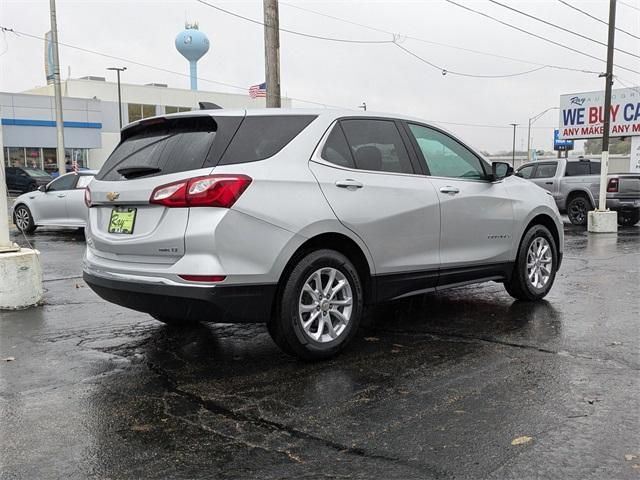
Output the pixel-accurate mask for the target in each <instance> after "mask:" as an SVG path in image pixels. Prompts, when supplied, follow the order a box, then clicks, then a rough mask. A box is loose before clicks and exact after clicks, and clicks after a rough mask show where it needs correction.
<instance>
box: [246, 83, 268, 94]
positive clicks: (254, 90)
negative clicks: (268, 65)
mask: <svg viewBox="0 0 640 480" xmlns="http://www.w3.org/2000/svg"><path fill="white" fill-rule="evenodd" d="M249 96H250V97H251V98H259V97H266V96H267V83H266V82H264V83H261V84H259V85H251V86H250V87H249Z"/></svg>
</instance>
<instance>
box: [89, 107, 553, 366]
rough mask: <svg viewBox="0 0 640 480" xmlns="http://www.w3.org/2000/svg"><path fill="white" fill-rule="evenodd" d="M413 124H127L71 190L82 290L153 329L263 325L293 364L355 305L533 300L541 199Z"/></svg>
mask: <svg viewBox="0 0 640 480" xmlns="http://www.w3.org/2000/svg"><path fill="white" fill-rule="evenodd" d="M511 173H512V170H511V168H510V167H509V166H508V165H507V164H505V163H499V162H496V163H493V164H489V163H487V162H486V161H485V160H484V159H483V157H482V156H481V155H479V154H478V153H477V152H475V151H474V150H473V149H471V148H470V147H468V146H466V145H465V144H463V143H462V142H460V141H459V140H457V139H456V138H455V137H453V136H452V135H451V134H449V133H447V132H445V131H443V130H441V129H439V128H437V127H434V126H432V125H428V124H426V123H424V122H422V121H420V120H416V119H412V118H407V117H402V116H389V115H378V114H368V115H364V114H362V112H353V111H334V110H324V109H323V110H320V109H319V110H277V109H269V110H260V111H244V110H240V111H224V110H212V111H198V112H190V113H181V114H176V115H169V116H166V117H158V118H152V119H145V120H142V121H140V122H137V123H133V124H131V125H129V126H127V127H126V128H125V129H124V130H123V131H122V134H121V142H120V144H119V145H118V147H117V148H116V149H115V150H114V152H113V153H112V154H111V156H110V157H109V158H108V159H107V161H106V162H105V164H104V166H103V167H102V169H101V170H100V172H99V173H98V175H97V176H96V178H95V180H94V181H93V182H92V183H91V185H90V188H89V189H87V190H86V199H85V200H86V203H87V205H88V206H89V225H88V227H87V250H86V254H85V258H84V278H85V280H86V282H87V284H89V286H90V287H91V288H92V289H93V290H94V291H95V292H97V293H98V295H100V296H101V297H103V298H104V299H106V300H108V301H111V302H113V303H117V304H119V305H124V306H125V307H129V308H132V309H134V310H139V311H142V312H148V313H149V314H151V315H152V316H153V317H155V318H156V319H158V320H160V321H162V322H165V323H168V324H187V323H190V322H199V321H207V322H221V323H228V322H266V324H267V326H268V330H269V333H270V334H271V336H272V337H273V339H274V340H275V342H276V343H277V344H278V345H279V346H280V347H281V348H282V349H283V350H284V351H286V352H289V353H291V354H295V355H298V356H300V357H303V358H306V359H318V358H326V357H329V356H331V355H334V354H336V353H337V352H338V351H340V350H341V349H342V348H344V347H345V345H346V344H347V343H348V342H349V341H350V340H351V339H352V338H353V336H354V335H355V333H356V330H357V328H358V324H359V322H360V319H361V317H362V312H363V307H364V306H365V305H368V304H373V303H376V302H381V301H386V300H393V299H397V298H402V297H406V296H409V295H416V294H421V293H424V292H432V291H438V290H441V289H444V288H449V287H454V286H459V285H465V284H470V283H479V282H486V281H495V282H501V283H504V285H505V287H506V289H507V291H508V292H509V294H511V295H512V296H513V297H515V298H518V299H522V300H529V301H532V300H539V299H541V298H543V297H544V296H545V295H546V294H547V293H548V292H549V289H550V288H551V286H552V284H553V282H554V279H555V275H556V272H557V270H558V268H559V267H560V263H561V261H562V248H563V247H562V245H563V230H562V223H561V220H560V215H559V213H558V209H557V208H556V205H555V202H554V200H553V197H552V196H551V195H550V194H549V193H548V192H545V191H544V190H542V189H540V188H539V187H538V186H536V185H534V184H532V183H531V182H528V181H526V180H524V179H521V178H518V177H516V176H512V175H511Z"/></svg>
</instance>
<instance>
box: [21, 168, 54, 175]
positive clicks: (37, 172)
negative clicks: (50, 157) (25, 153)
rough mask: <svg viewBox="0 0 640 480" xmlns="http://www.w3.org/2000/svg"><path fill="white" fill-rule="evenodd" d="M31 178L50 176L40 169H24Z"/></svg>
mask: <svg viewBox="0 0 640 480" xmlns="http://www.w3.org/2000/svg"><path fill="white" fill-rule="evenodd" d="M23 170H24V171H25V172H26V173H27V175H29V176H30V177H48V176H49V174H48V173H47V172H45V171H44V170H40V169H38V168H24V169H23Z"/></svg>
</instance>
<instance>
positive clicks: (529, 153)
mask: <svg viewBox="0 0 640 480" xmlns="http://www.w3.org/2000/svg"><path fill="white" fill-rule="evenodd" d="M549 110H560V108H559V107H549V108H547V109H546V110H545V111H543V112H540V113H539V114H537V115H534V116H533V117H531V118H530V119H529V128H528V129H527V161H528V162H530V161H531V125H533V123H534V122H535V121H536V120H538V119H539V118H540V117H542V116H543V115H544V114H545V113H547V112H548V111H549Z"/></svg>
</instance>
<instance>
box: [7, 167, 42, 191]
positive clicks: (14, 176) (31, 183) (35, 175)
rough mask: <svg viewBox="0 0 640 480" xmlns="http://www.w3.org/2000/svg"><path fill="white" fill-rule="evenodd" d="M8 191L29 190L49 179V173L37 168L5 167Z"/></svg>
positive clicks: (35, 188) (36, 187)
mask: <svg viewBox="0 0 640 480" xmlns="http://www.w3.org/2000/svg"><path fill="white" fill-rule="evenodd" d="M4 171H5V175H6V177H7V190H8V191H9V192H18V193H24V192H31V191H33V190H37V189H38V187H40V186H42V185H46V184H47V183H49V182H50V181H51V175H49V174H48V173H47V172H45V171H44V170H40V169H39V168H31V167H5V169H4Z"/></svg>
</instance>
